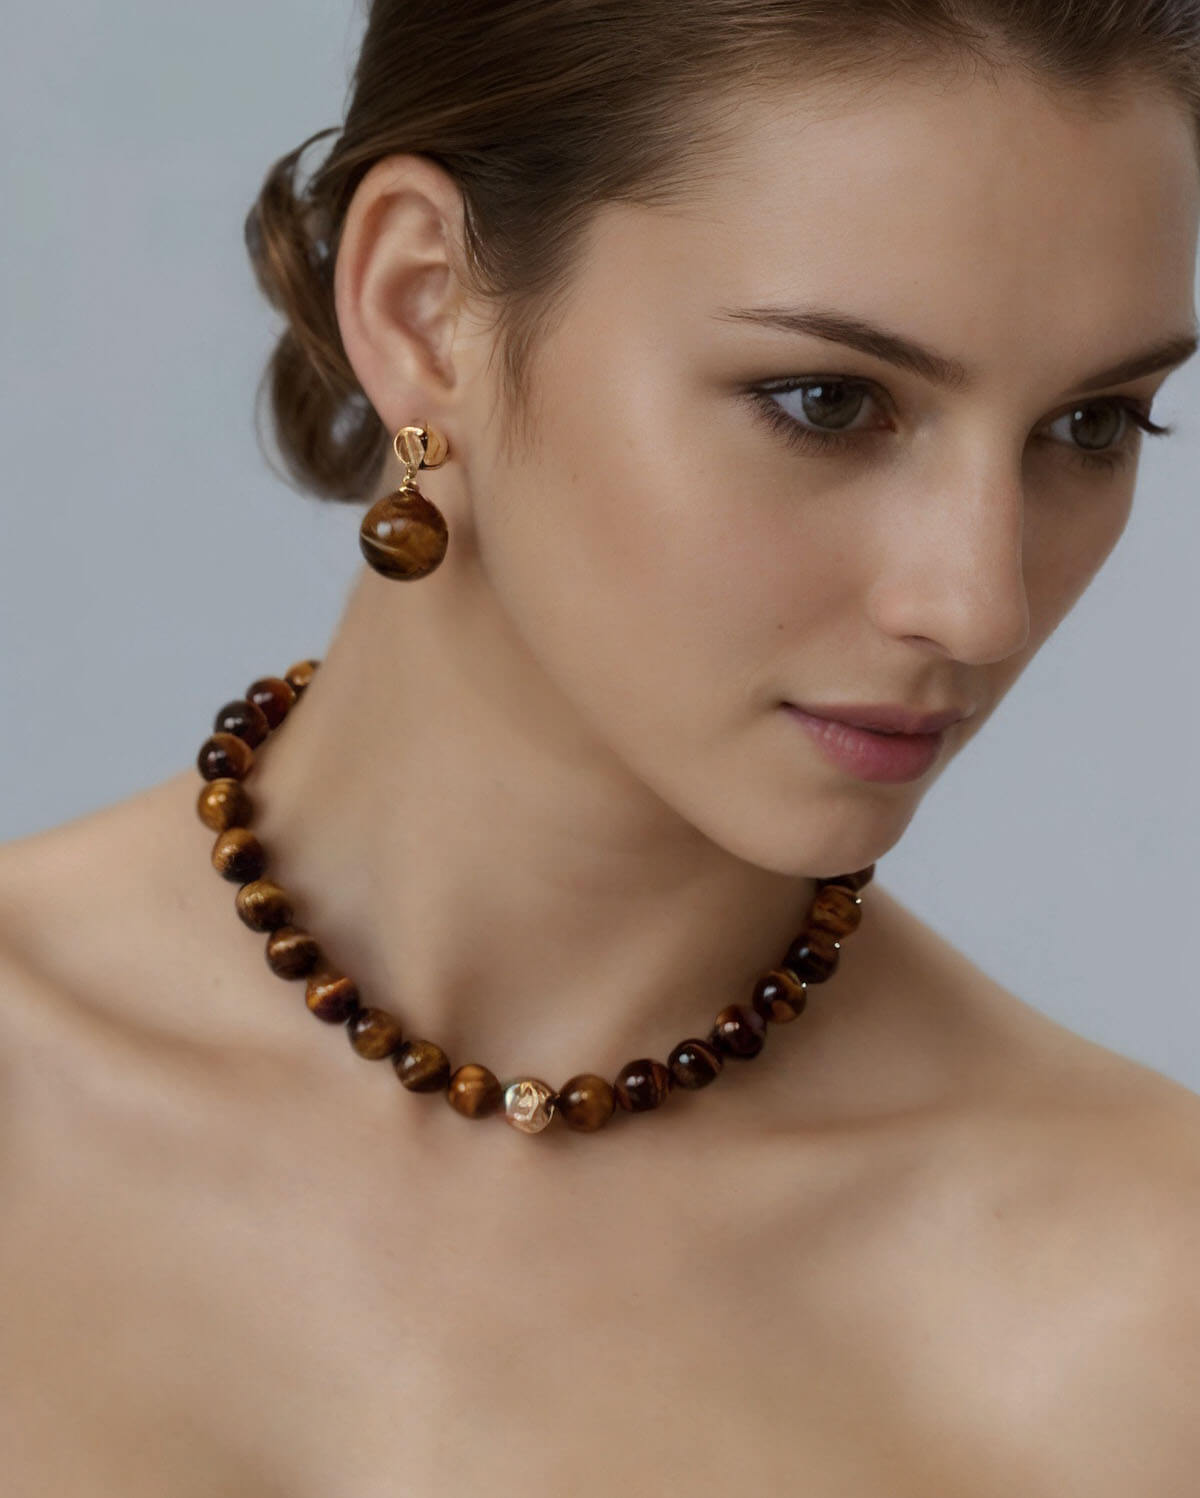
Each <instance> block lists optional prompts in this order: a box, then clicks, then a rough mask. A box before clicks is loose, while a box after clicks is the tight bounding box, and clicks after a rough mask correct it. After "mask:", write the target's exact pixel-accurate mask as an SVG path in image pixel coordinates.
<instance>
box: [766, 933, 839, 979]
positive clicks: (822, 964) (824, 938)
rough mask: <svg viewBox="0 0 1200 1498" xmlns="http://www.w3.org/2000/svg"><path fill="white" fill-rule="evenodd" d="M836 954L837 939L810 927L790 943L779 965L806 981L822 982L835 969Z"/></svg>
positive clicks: (829, 976)
mask: <svg viewBox="0 0 1200 1498" xmlns="http://www.w3.org/2000/svg"><path fill="white" fill-rule="evenodd" d="M838 956H839V947H838V943H837V939H836V938H835V937H833V936H831V935H830V934H829V932H828V931H822V930H820V929H819V928H818V927H811V928H810V929H808V930H806V931H805V932H804V933H803V934H802V935H800V936H798V937H797V938H796V940H795V941H794V942H793V943H792V944H791V946H790V947H789V948H788V951H787V956H786V957H785V958H784V959H783V962H782V963H781V964H780V965H781V966H782V967H785V968H787V970H788V971H789V972H792V973H795V975H796V976H797V978H803V979H804V981H805V982H806V983H824V982H825V980H826V979H827V978H831V977H832V976H833V974H834V973H835V972H836V971H837V965H838Z"/></svg>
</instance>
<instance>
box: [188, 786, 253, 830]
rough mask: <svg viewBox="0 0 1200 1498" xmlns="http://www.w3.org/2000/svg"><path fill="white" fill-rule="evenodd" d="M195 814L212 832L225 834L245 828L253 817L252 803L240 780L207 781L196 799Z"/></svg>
mask: <svg viewBox="0 0 1200 1498" xmlns="http://www.w3.org/2000/svg"><path fill="white" fill-rule="evenodd" d="M196 814H197V815H198V816H199V818H200V820H201V821H202V822H203V823H204V825H205V826H206V827H209V828H211V829H212V831H213V832H225V831H227V830H228V829H229V828H230V827H245V826H246V825H247V824H248V823H249V821H250V819H251V818H252V817H253V815H254V803H253V801H252V800H251V799H250V792H249V791H248V790H247V789H246V787H245V786H244V785H243V784H242V782H241V781H240V780H231V779H229V778H227V777H226V778H223V779H221V780H209V781H207V782H206V783H205V784H204V785H203V786H201V788H200V794H199V796H197V798H196Z"/></svg>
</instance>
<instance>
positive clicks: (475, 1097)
mask: <svg viewBox="0 0 1200 1498" xmlns="http://www.w3.org/2000/svg"><path fill="white" fill-rule="evenodd" d="M446 1097H447V1100H448V1101H449V1103H450V1106H451V1107H452V1108H455V1109H457V1111H458V1112H459V1113H461V1114H462V1115H463V1116H464V1117H465V1118H485V1117H486V1116H487V1115H488V1114H489V1113H496V1112H497V1111H498V1110H499V1109H500V1107H501V1105H502V1104H503V1102H504V1092H503V1089H502V1088H501V1086H500V1080H499V1078H498V1077H497V1076H496V1075H495V1073H494V1072H490V1071H488V1069H487V1067H486V1066H480V1065H478V1064H477V1063H476V1062H474V1061H468V1062H467V1064H466V1065H465V1066H460V1067H459V1068H458V1070H457V1071H456V1072H455V1073H454V1075H453V1076H452V1077H451V1078H450V1085H449V1087H447V1089H446Z"/></svg>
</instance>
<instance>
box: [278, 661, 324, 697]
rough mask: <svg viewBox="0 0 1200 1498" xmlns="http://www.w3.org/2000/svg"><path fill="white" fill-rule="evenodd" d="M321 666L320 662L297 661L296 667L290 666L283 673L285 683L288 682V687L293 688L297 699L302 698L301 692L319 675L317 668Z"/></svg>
mask: <svg viewBox="0 0 1200 1498" xmlns="http://www.w3.org/2000/svg"><path fill="white" fill-rule="evenodd" d="M320 664H321V662H320V661H314V660H308V661H297V662H296V664H295V665H294V666H289V667H288V668H287V670H286V671H285V672H284V673H283V679H284V681H286V682H287V684H288V686H289V687H291V689H292V691H293V692H295V694H296V696H297V697H299V696H300V694H301V692H303V691H304V688H305V687H306V686H307V685H308V684H309V682H310V681H311V680H312V679H313V677H314V676H315V675H316V674H317V667H318V666H319V665H320Z"/></svg>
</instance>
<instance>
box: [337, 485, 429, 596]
mask: <svg viewBox="0 0 1200 1498" xmlns="http://www.w3.org/2000/svg"><path fill="white" fill-rule="evenodd" d="M449 538H450V533H449V531H448V530H447V528H446V517H445V516H444V515H443V514H442V512H441V511H440V510H439V509H438V507H437V506H436V505H434V504H430V502H429V500H427V499H426V498H425V496H424V495H423V494H420V493H418V492H417V491H416V490H415V489H414V490H404V489H397V490H396V491H395V492H394V493H392V494H388V495H385V496H384V497H383V498H381V499H377V500H376V501H375V503H374V504H373V505H372V506H371V508H370V509H369V510H368V511H367V513H366V515H364V516H363V520H362V525H361V526H360V527H359V532H358V544H359V549H360V550H361V551H362V554H363V556H364V557H365V558H366V559H367V561H368V562H370V564H371V566H372V567H373V568H374V569H375V571H376V572H379V573H382V574H383V576H384V577H390V578H399V579H401V580H404V579H406V578H415V577H424V576H425V575H426V573H429V572H432V571H433V569H434V568H435V567H437V566H438V565H439V564H440V562H441V560H442V558H443V557H444V556H445V555H446V546H447V543H448V541H449Z"/></svg>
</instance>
